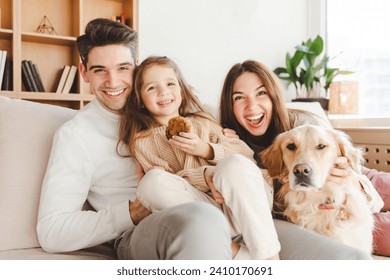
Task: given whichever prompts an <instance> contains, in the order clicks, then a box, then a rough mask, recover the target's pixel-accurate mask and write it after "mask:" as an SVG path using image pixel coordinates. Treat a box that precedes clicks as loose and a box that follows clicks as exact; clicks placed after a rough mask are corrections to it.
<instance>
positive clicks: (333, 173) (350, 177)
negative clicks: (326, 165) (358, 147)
mask: <svg viewBox="0 0 390 280" xmlns="http://www.w3.org/2000/svg"><path fill="white" fill-rule="evenodd" d="M328 182H331V183H332V184H335V185H339V186H355V187H356V188H357V189H359V190H360V189H361V185H360V182H359V180H358V178H357V176H356V174H355V172H354V171H353V170H352V168H351V167H350V165H349V163H348V159H347V158H346V157H338V158H336V160H335V162H334V167H333V168H332V169H331V170H330V175H329V176H328Z"/></svg>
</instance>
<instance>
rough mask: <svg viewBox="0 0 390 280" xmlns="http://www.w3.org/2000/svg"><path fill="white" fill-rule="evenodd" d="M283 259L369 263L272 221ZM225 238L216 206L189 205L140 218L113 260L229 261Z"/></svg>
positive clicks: (310, 234)
mask: <svg viewBox="0 0 390 280" xmlns="http://www.w3.org/2000/svg"><path fill="white" fill-rule="evenodd" d="M274 223H275V228H276V231H277V233H278V238H279V241H280V244H281V247H282V249H281V251H280V254H279V255H280V258H281V259H284V260H370V259H372V258H371V256H370V255H368V254H366V253H365V252H363V251H361V250H358V249H355V248H352V247H350V246H347V245H344V244H342V243H340V242H337V241H334V240H331V239H329V238H327V237H325V236H322V235H320V234H317V233H314V232H310V231H307V230H305V229H302V228H301V227H299V226H297V225H294V224H292V223H289V222H286V221H281V220H274ZM230 241H231V233H230V227H229V225H228V223H227V221H226V218H225V216H223V214H222V213H221V211H220V210H218V209H217V208H216V207H214V206H212V205H210V204H207V203H203V202H191V203H187V204H182V205H179V206H175V207H172V208H169V209H166V210H163V211H160V212H158V213H154V214H152V215H150V216H148V217H146V218H145V219H144V220H143V221H142V222H141V223H139V225H137V226H136V227H135V229H134V230H130V231H128V232H126V233H125V234H124V235H123V237H122V238H121V239H120V240H118V242H117V248H116V251H117V256H118V258H119V259H133V260H180V259H181V260H195V259H197V260H212V259H214V260H224V259H231V257H232V251H231V242H230Z"/></svg>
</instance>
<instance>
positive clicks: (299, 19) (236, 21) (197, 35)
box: [138, 0, 318, 105]
mask: <svg viewBox="0 0 390 280" xmlns="http://www.w3.org/2000/svg"><path fill="white" fill-rule="evenodd" d="M310 1H313V0H273V1H270V0H139V23H138V24H139V25H138V26H139V49H140V52H139V54H140V60H141V61H142V60H143V59H145V58H146V57H147V56H149V55H166V56H168V57H171V58H173V59H174V60H175V61H176V62H177V63H178V65H179V67H180V68H181V70H182V72H183V75H184V77H185V78H186V80H187V81H188V82H189V83H190V84H191V85H192V86H193V87H194V88H195V90H196V92H197V94H198V95H199V97H200V98H201V99H202V100H204V101H205V102H207V103H210V104H214V105H215V104H218V101H219V95H220V91H221V88H222V84H223V80H224V78H225V76H226V74H227V72H228V70H229V68H230V67H231V66H232V65H233V64H235V63H237V62H242V61H244V60H246V59H255V60H259V61H261V62H263V63H265V64H266V65H267V66H269V67H270V68H271V69H274V68H275V67H277V66H284V60H285V55H286V52H287V51H289V52H290V53H292V52H293V48H294V46H295V45H297V44H298V43H300V42H301V41H302V40H306V39H307V36H308V35H309V36H312V35H311V34H310V33H313V27H311V28H308V20H311V19H310V17H308V10H310V9H312V5H311V4H308V2H310ZM317 1H318V0H317ZM310 26H313V25H310ZM290 92H291V89H290ZM290 98H291V97H290V95H289V96H287V98H286V99H287V100H289V99H290Z"/></svg>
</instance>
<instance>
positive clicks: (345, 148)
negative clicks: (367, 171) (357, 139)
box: [334, 130, 364, 172]
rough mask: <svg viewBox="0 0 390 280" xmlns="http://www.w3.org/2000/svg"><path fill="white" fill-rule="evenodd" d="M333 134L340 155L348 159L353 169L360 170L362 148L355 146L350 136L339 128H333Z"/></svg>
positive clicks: (362, 160)
mask: <svg viewBox="0 0 390 280" xmlns="http://www.w3.org/2000/svg"><path fill="white" fill-rule="evenodd" d="M334 136H335V139H336V142H337V144H338V146H339V148H340V152H341V155H342V156H344V157H346V158H347V159H348V162H349V164H350V165H351V167H352V169H353V170H354V171H356V172H360V167H361V164H363V162H364V159H363V151H362V149H360V148H357V147H355V146H354V145H353V144H352V141H351V139H350V137H349V136H348V135H347V134H345V133H344V132H342V131H340V130H334Z"/></svg>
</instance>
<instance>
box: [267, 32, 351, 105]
mask: <svg viewBox="0 0 390 280" xmlns="http://www.w3.org/2000/svg"><path fill="white" fill-rule="evenodd" d="M295 49H296V51H295V53H294V55H293V56H291V55H290V53H288V52H287V54H286V67H277V68H276V69H275V70H274V72H275V74H276V75H277V76H278V77H279V78H280V79H282V80H285V81H287V82H288V85H290V84H293V85H294V86H295V89H296V98H297V99H300V100H292V101H309V100H305V99H308V98H311V100H310V101H311V102H312V101H313V98H315V99H319V100H322V101H320V103H323V104H327V103H328V100H327V94H328V88H329V85H330V84H331V82H332V81H333V79H334V78H335V77H336V76H337V75H346V74H352V73H353V72H352V71H344V70H340V69H339V68H329V67H328V62H329V60H330V59H331V58H330V57H328V56H326V55H323V54H322V53H323V50H324V40H323V39H322V37H321V36H319V35H318V36H317V37H316V38H315V39H314V40H312V39H308V40H307V41H306V42H302V43H301V44H300V45H297V46H296V47H295ZM324 99H325V100H324ZM324 109H327V108H324Z"/></svg>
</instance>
